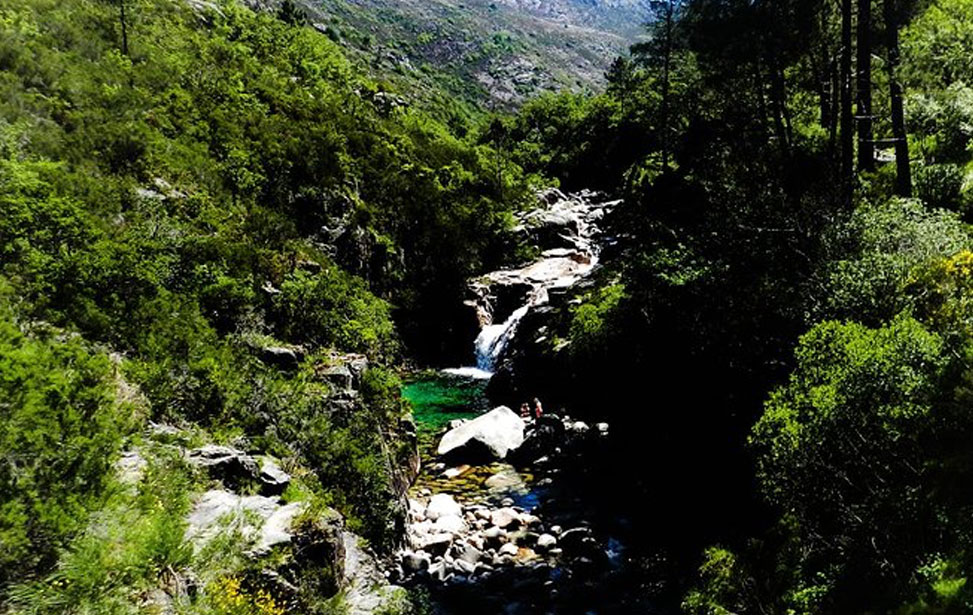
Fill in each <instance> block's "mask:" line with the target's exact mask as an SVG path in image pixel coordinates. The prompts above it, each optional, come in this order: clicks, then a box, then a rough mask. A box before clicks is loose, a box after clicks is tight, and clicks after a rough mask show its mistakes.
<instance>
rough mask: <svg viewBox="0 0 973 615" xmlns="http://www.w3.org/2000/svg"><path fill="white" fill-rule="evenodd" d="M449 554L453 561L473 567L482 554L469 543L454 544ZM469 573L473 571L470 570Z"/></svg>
mask: <svg viewBox="0 0 973 615" xmlns="http://www.w3.org/2000/svg"><path fill="white" fill-rule="evenodd" d="M451 553H452V555H453V558H454V559H455V560H457V561H462V562H466V563H468V564H471V565H475V564H476V563H477V562H478V561H480V559H481V558H482V557H483V552H482V551H481V550H480V549H477V548H476V547H474V546H473V545H471V544H469V543H458V544H454V545H453V548H452V549H451ZM469 572H473V569H472V568H471V569H470V570H469Z"/></svg>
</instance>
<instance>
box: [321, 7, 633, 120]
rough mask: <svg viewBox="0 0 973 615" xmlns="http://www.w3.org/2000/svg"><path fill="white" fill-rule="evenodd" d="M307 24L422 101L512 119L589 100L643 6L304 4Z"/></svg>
mask: <svg viewBox="0 0 973 615" xmlns="http://www.w3.org/2000/svg"><path fill="white" fill-rule="evenodd" d="M302 8H303V9H304V10H305V11H306V12H307V13H308V16H309V18H310V21H311V22H312V24H313V25H314V26H315V27H316V28H318V29H319V30H322V31H324V32H327V33H328V35H329V36H331V37H332V38H333V39H334V40H336V41H337V42H339V43H340V44H342V46H344V47H345V48H346V50H347V51H348V53H349V55H350V56H351V57H353V58H356V59H357V60H358V61H359V63H361V64H362V65H363V66H365V65H367V66H368V67H369V69H370V70H373V71H375V72H377V73H379V74H382V75H385V76H386V77H387V78H388V79H389V80H390V81H392V82H394V83H395V84H396V86H397V89H401V90H403V91H407V92H411V93H414V94H416V95H417V96H418V97H419V98H420V99H423V100H438V102H439V103H442V104H450V100H451V101H453V102H455V101H456V100H457V99H458V100H460V101H463V102H465V103H469V104H472V105H473V106H485V107H487V108H490V109H510V108H514V107H516V106H517V105H518V104H519V103H521V102H522V101H524V100H525V99H527V98H529V97H531V96H534V95H537V94H539V93H542V92H545V91H555V90H562V89H570V90H576V91H584V90H597V89H598V88H599V87H600V86H601V84H602V82H603V78H604V72H605V70H606V69H607V68H608V66H609V64H610V63H611V61H612V60H613V59H614V58H615V57H616V56H617V55H619V54H621V53H625V52H626V50H627V49H628V47H629V45H631V44H632V43H633V42H634V41H636V40H637V39H638V37H639V36H640V33H641V31H642V27H641V24H642V23H644V22H645V21H646V20H647V19H648V18H649V15H650V9H649V7H648V3H647V1H646V0H606V1H602V0H591V1H584V0H553V1H543V0H496V1H494V0H424V1H420V2H393V1H391V0H303V4H302Z"/></svg>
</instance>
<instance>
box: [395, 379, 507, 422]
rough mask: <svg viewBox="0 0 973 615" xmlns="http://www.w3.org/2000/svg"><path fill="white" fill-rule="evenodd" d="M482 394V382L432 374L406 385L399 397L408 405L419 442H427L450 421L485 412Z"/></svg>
mask: <svg viewBox="0 0 973 615" xmlns="http://www.w3.org/2000/svg"><path fill="white" fill-rule="evenodd" d="M485 390H486V381H485V380H470V379H467V378H461V377H457V376H447V375H442V374H436V375H433V376H424V377H422V378H419V379H417V380H414V381H412V382H408V383H406V384H405V386H403V387H402V396H403V397H405V398H406V399H407V400H408V401H409V402H410V403H411V404H412V412H413V416H414V417H415V421H416V426H417V427H418V429H419V436H420V438H423V436H425V437H426V438H428V437H431V436H432V435H434V434H436V433H438V432H439V431H440V430H441V429H442V428H443V427H445V425H446V423H448V422H449V421H451V420H453V419H461V418H469V417H471V416H475V415H476V414H479V413H481V412H483V411H484V410H487V409H488V408H487V400H486V395H485Z"/></svg>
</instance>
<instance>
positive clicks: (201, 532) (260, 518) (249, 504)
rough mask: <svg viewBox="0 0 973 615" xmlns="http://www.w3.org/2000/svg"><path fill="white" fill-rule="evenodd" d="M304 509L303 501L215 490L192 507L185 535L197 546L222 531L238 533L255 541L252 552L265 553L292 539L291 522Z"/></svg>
mask: <svg viewBox="0 0 973 615" xmlns="http://www.w3.org/2000/svg"><path fill="white" fill-rule="evenodd" d="M304 508H305V505H304V504H303V503H300V502H295V503H292V504H282V503H281V502H280V499H279V498H277V497H265V496H262V495H246V496H241V495H238V494H236V493H232V492H230V491H224V490H221V489H213V490H210V491H207V492H206V493H204V494H202V495H201V496H200V497H199V499H198V500H197V501H196V504H195V505H194V506H193V510H192V512H191V513H190V514H189V517H188V518H187V522H188V527H187V529H186V537H187V539H188V540H189V541H190V542H192V543H193V545H194V546H195V547H196V548H197V549H198V548H202V547H204V546H206V544H207V543H209V542H210V541H211V540H212V539H213V538H215V537H216V536H218V535H220V534H221V533H223V532H229V533H238V534H239V535H240V536H241V538H242V539H243V540H244V541H247V542H250V543H252V547H251V549H250V552H251V553H253V554H255V555H264V554H266V553H268V552H269V551H270V549H271V548H273V547H274V546H277V545H280V544H286V543H289V542H291V539H292V537H293V534H292V532H291V525H292V523H293V521H294V519H295V518H296V517H297V516H298V515H299V514H300V513H301V512H303V511H304Z"/></svg>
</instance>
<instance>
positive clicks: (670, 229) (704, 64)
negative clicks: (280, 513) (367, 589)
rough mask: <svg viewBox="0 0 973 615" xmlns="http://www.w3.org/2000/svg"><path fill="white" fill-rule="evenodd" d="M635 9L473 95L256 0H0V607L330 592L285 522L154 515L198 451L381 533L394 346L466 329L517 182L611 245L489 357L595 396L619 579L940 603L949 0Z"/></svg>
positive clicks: (967, 303) (754, 608)
mask: <svg viewBox="0 0 973 615" xmlns="http://www.w3.org/2000/svg"><path fill="white" fill-rule="evenodd" d="M650 4H651V8H652V10H653V15H654V16H653V18H652V19H651V20H650V22H649V23H647V24H646V25H645V36H644V37H643V38H642V39H641V40H640V41H639V42H637V43H636V44H634V45H633V46H632V47H631V50H630V52H629V53H628V54H627V55H625V56H622V57H618V58H613V59H609V60H610V61H611V63H610V68H609V70H608V71H607V72H606V74H605V78H604V88H603V89H602V90H600V91H563V92H556V93H548V94H543V95H540V96H538V97H535V98H532V99H530V100H528V101H526V102H525V103H523V104H522V105H521V106H520V107H519V108H518V109H516V110H514V111H510V112H507V111H504V112H496V111H490V110H488V109H486V108H474V107H471V103H469V102H468V101H454V102H453V103H452V105H451V104H450V102H449V101H450V97H449V96H445V95H443V94H442V93H434V94H432V95H429V96H428V97H427V95H428V93H423V92H422V91H417V92H410V91H409V90H408V88H407V87H405V88H403V82H404V81H407V79H403V78H402V77H401V75H400V76H397V77H396V78H395V79H394V80H390V79H389V78H388V77H387V76H385V75H382V74H381V72H380V71H373V70H370V69H369V67H367V66H362V65H361V63H359V62H358V61H357V60H353V59H350V58H349V56H348V54H346V52H345V51H344V50H343V49H342V46H341V44H340V41H339V42H336V41H335V40H332V39H333V38H334V37H333V36H329V35H328V34H327V33H326V32H319V31H318V29H316V28H315V27H313V24H312V23H311V20H310V19H309V17H308V11H306V10H305V9H304V8H302V7H301V5H300V4H295V3H294V2H291V1H290V0H285V1H284V2H281V3H273V2H271V3H266V4H256V3H255V4H252V5H250V4H243V3H240V2H237V1H236V0H218V1H215V2H207V1H203V0H187V1H185V2H184V1H181V0H3V2H0V546H2V548H0V613H3V614H4V615H7V614H9V615H20V614H28V613H30V614H37V615H41V614H55V613H72V614H79V615H81V614H85V615H88V614H91V615H95V614H102V613H105V614H115V613H118V614H123V613H125V614H127V613H187V614H188V613H193V614H196V613H199V614H213V615H216V614H223V613H226V614H232V615H278V614H283V613H308V614H316V613H321V614H325V613H327V614H331V613H358V612H365V611H358V610H354V609H351V610H349V606H348V605H347V604H345V602H346V601H348V600H349V596H350V595H351V594H353V593H354V592H352V591H351V590H349V589H348V588H347V587H346V588H345V589H342V588H341V587H342V586H341V583H340V581H338V580H336V579H335V578H332V577H333V576H334V575H335V574H337V573H335V571H334V570H333V569H331V568H329V567H328V566H326V565H325V564H324V563H323V562H324V561H325V560H326V559H327V557H325V556H323V555H321V554H320V553H318V554H317V555H315V556H314V557H313V558H310V559H308V560H307V561H305V560H302V559H301V558H302V555H301V553H302V552H303V551H302V549H303V548H304V547H305V546H306V544H305V543H304V542H302V540H304V538H301V539H298V538H295V539H294V541H293V543H294V546H293V552H292V551H286V552H282V551H279V550H278V551H273V552H272V553H271V554H270V555H269V556H267V557H266V558H265V559H258V560H255V559H254V558H253V557H251V556H250V555H249V553H250V551H248V550H247V549H249V548H250V547H252V545H250V546H247V545H245V544H244V543H246V542H247V537H246V536H241V535H233V534H232V533H230V534H229V535H228V537H226V539H225V540H212V541H210V542H209V543H207V544H206V545H203V546H200V544H199V543H194V542H193V541H191V540H189V539H188V538H187V536H188V534H187V520H186V519H187V517H188V518H190V519H191V518H192V514H191V513H192V511H194V510H197V509H196V508H195V507H196V506H197V503H198V501H199V497H200V494H201V493H203V492H204V491H206V490H207V489H211V488H212V487H214V485H215V484H226V485H229V482H228V480H227V479H226V477H222V478H220V479H218V480H217V479H214V477H213V476H212V475H210V474H207V472H208V470H207V469H206V467H205V466H199V465H194V463H192V462H191V459H192V456H193V454H194V453H193V451H197V450H202V449H206V447H216V446H222V447H232V448H233V449H234V450H235V449H241V450H244V451H246V452H247V453H248V454H253V455H257V454H258V452H259V454H260V455H267V456H270V457H272V458H274V459H277V460H279V461H280V463H281V465H282V466H283V467H284V469H286V470H287V473H288V474H289V475H290V476H291V477H292V479H289V480H290V482H289V484H288V486H287V487H286V490H282V492H281V493H277V494H275V495H274V497H275V498H278V499H279V504H280V505H291V504H293V505H294V506H298V507H300V510H301V511H302V512H301V513H300V514H299V516H298V517H297V521H296V522H295V526H300V527H301V528H303V529H302V530H301V531H302V532H303V534H301V536H311V538H307V540H309V541H311V543H313V545H316V546H317V547H320V544H323V542H326V541H325V539H323V538H321V536H324V535H325V534H327V532H328V531H329V529H328V527H329V526H328V523H331V521H327V519H332V520H333V518H334V515H337V516H339V517H340V518H341V519H342V521H341V524H342V527H343V528H344V529H343V530H342V531H348V532H351V533H352V534H353V535H354V536H355V537H356V540H357V541H358V542H357V544H360V545H362V548H363V549H367V550H368V551H369V552H370V553H373V554H374V556H375V558H376V559H377V560H378V561H382V560H383V559H385V558H388V557H391V555H392V554H393V553H395V552H396V551H397V550H398V549H400V547H401V543H402V540H403V528H402V526H403V523H404V519H405V518H406V517H407V508H408V505H407V504H405V507H406V509H403V502H404V501H405V500H403V498H404V497H405V496H404V493H405V492H406V490H407V489H408V488H409V485H410V484H411V483H412V481H414V480H415V474H414V472H413V473H412V474H411V475H410V471H412V470H407V469H405V468H410V467H411V466H413V465H415V464H417V463H418V462H417V461H415V459H416V455H417V453H416V450H417V449H416V446H417V445H416V435H415V430H416V425H415V423H414V422H413V416H412V408H411V407H410V403H409V402H408V400H406V399H404V398H403V396H402V393H401V391H402V390H403V389H402V387H403V381H409V380H410V379H413V378H415V375H416V374H417V373H420V372H422V371H423V370H428V369H438V368H442V367H449V366H453V365H459V364H463V363H464V362H466V361H468V360H469V359H471V357H470V356H469V355H470V354H471V351H470V348H471V346H472V343H473V336H474V335H475V331H474V332H473V333H471V326H472V325H471V323H470V319H469V315H468V312H467V308H466V307H464V301H467V299H468V292H469V288H468V283H469V280H471V279H474V278H476V276H479V275H482V274H483V273H484V272H487V271H492V270H498V269H502V268H509V267H515V266H518V265H521V264H523V263H525V262H528V261H529V260H530V259H531V258H534V257H536V256H537V254H536V249H535V248H534V247H533V246H531V245H529V242H527V241H525V239H524V235H523V233H521V232H519V231H518V220H519V219H520V218H519V217H518V216H523V215H524V214H525V212H530V211H531V210H533V209H534V208H536V207H537V203H538V199H537V194H538V193H539V191H541V190H542V189H545V188H548V187H551V186H556V187H559V188H560V189H561V190H563V191H564V192H569V193H573V192H577V191H581V190H585V189H590V190H596V191H598V192H599V193H603V194H605V195H607V197H610V198H615V199H619V201H620V203H621V205H619V206H618V207H617V209H615V210H613V211H612V213H611V214H610V216H609V217H608V218H607V220H606V222H605V224H606V227H607V229H608V231H609V232H610V233H611V234H612V235H613V236H614V237H616V238H617V245H616V246H615V247H614V248H613V250H614V252H615V253H614V256H613V257H612V258H606V259H605V262H604V263H603V264H601V265H600V266H599V267H597V268H596V269H595V271H594V273H593V274H592V276H591V278H590V280H589V281H588V283H587V284H586V286H585V287H584V288H583V289H582V290H581V291H579V293H578V294H577V296H575V297H574V298H573V300H572V301H570V302H568V303H566V304H565V305H564V306H562V307H561V308H559V309H558V310H557V311H556V313H555V314H554V316H553V320H552V322H551V324H550V329H551V331H550V332H549V333H548V334H546V337H545V338H544V339H545V340H546V341H544V342H541V343H539V345H535V346H532V347H531V350H530V351H529V352H528V351H526V350H525V351H523V353H524V355H523V356H519V355H516V356H513V357H512V358H511V359H510V363H509V365H510V366H511V367H510V368H509V370H508V371H509V373H507V375H506V377H507V378H508V380H507V381H500V379H498V378H495V379H494V380H495V381H496V382H493V381H491V385H490V389H488V390H489V391H491V395H492V396H493V397H494V398H495V400H496V401H497V402H503V403H507V404H509V405H511V406H513V407H516V405H517V403H518V402H519V400H520V399H521V398H526V397H525V396H527V395H528V394H529V396H530V397H533V396H534V395H538V396H540V397H542V398H543V399H544V400H545V403H546V405H547V406H548V407H554V406H555V405H556V406H561V407H565V408H567V409H568V410H570V412H571V414H572V415H577V416H581V417H585V419H586V420H590V421H592V422H594V421H601V420H604V421H608V422H610V423H611V424H612V432H611V434H612V450H613V452H612V463H613V467H614V468H616V470H615V471H612V472H610V473H607V474H606V475H604V476H602V477H599V480H603V481H604V483H605V485H610V486H611V488H612V489H613V490H614V492H615V493H616V495H617V502H614V503H613V505H614V506H617V507H618V509H619V510H622V511H625V515H626V516H627V517H631V518H632V519H633V523H634V525H635V526H636V530H635V531H634V535H635V536H636V537H637V538H635V539H634V543H633V545H632V547H631V558H632V561H633V562H634V563H633V564H632V565H633V567H635V568H640V569H641V573H640V574H641V576H640V577H639V581H638V583H639V585H638V586H637V587H636V586H635V585H634V583H635V582H634V581H633V587H632V591H633V592H635V593H641V594H644V595H645V597H647V598H646V599H647V600H649V601H650V602H651V603H652V604H653V605H654V607H655V608H654V609H653V610H655V611H658V612H663V613H686V614H687V615H729V614H731V613H732V614H739V615H744V614H755V615H771V614H781V615H784V614H807V615H814V614H832V613H833V614H838V613H840V614H852V613H861V614H866V613H875V614H877V613H889V614H897V615H918V614H929V615H940V614H952V613H967V612H970V611H973V585H971V587H967V584H968V582H967V581H968V578H969V577H970V575H971V574H973V495H969V494H968V495H964V493H966V492H967V491H969V492H970V494H973V448H971V446H970V444H969V442H970V441H971V439H973V413H971V412H970V408H973V229H971V226H970V224H971V223H973V64H971V63H970V61H969V58H970V55H971V53H973V3H971V2H969V1H968V0H831V1H826V0H774V1H764V0H759V1H756V2H753V1H749V0H653V1H652V2H651V3H650ZM362 10H365V9H362ZM606 10H607V9H606ZM356 54H357V55H356V57H358V55H360V54H361V51H360V50H359V51H356ZM428 87H429V86H428V84H426V83H424V85H423V91H424V90H426V89H427V88H428ZM444 101H445V102H444ZM525 322H526V321H525ZM528 355H529V356H528ZM350 365H367V367H362V368H360V369H359V368H358V367H355V368H354V369H350V368H349V367H348V366H350ZM349 370H350V371H349ZM346 373H347V374H349V375H348V376H347V378H348V383H350V382H352V380H353V381H354V384H353V385H351V384H347V383H346V382H345V380H343V378H345V376H344V374H346ZM421 427H422V426H421V425H420V431H421ZM133 452H134V454H135V457H136V458H137V459H138V460H139V461H138V467H139V474H138V476H139V478H138V479H137V480H135V482H134V483H133V482H132V481H131V480H129V479H126V478H125V476H124V474H125V473H124V472H121V471H119V468H120V467H121V466H120V465H119V464H120V463H123V462H124V460H126V459H132V458H133V457H132V454H133ZM599 467H600V466H599ZM220 481H222V483H221V482H220ZM238 487H239V488H238V489H236V491H239V492H240V493H241V494H242V497H258V495H257V494H258V493H264V492H263V491H261V489H263V488H264V487H262V486H261V484H260V483H259V480H258V479H257V478H253V477H250V478H247V479H246V480H245V481H244V482H243V483H242V484H241V485H238ZM259 497H263V496H259ZM275 501H276V500H275ZM647 501H651V502H652V504H651V505H645V502H647ZM620 514H621V513H620ZM329 515H332V516H329ZM244 534H245V532H244ZM350 535H351V534H350ZM329 540H330V539H329ZM314 541H317V542H314ZM311 543H308V544H311ZM325 551H327V549H325ZM316 553H317V552H316ZM660 553H661V554H665V557H664V559H659V558H658V557H655V556H656V555H658V554H660ZM328 557H330V556H328ZM268 562H273V564H272V565H271V564H269V563H268ZM268 567H275V568H274V570H276V571H277V572H274V573H273V574H277V576H278V577H280V576H281V575H282V574H283V575H284V576H288V575H289V576H288V579H289V580H288V581H286V582H283V581H280V582H278V581H273V582H271V581H268V578H271V577H272V576H273V574H271V575H268ZM278 572H279V573H280V574H278ZM338 576H340V575H338ZM184 578H189V579H191V580H192V581H191V583H189V585H190V586H191V587H192V589H191V590H185V591H184V590H179V591H176V590H173V589H171V588H172V587H173V586H175V585H178V584H179V583H177V582H176V581H173V579H184ZM275 578H276V577H275ZM626 578H627V577H626ZM660 579H661V580H662V581H661V582H660V583H661V585H659V584H656V581H659V580H660ZM179 582H180V583H182V581H179ZM285 586H286V588H287V589H286V591H285V590H284V589H281V588H283V587H285ZM660 586H661V587H662V589H658V587H660ZM160 588H161V589H160ZM158 592H162V593H163V594H166V595H167V596H168V597H167V598H165V599H164V600H163V601H162V602H161V603H160V602H159V601H158V600H156V599H155V597H154V596H156V595H157V593H158ZM160 605H161V606H160ZM374 612H387V613H395V612H398V613H408V612H412V613H439V612H445V611H442V610H437V607H436V606H435V604H433V605H430V600H429V596H428V595H427V594H426V593H425V591H424V590H422V589H421V588H419V589H416V588H407V591H404V592H403V594H402V595H401V596H398V597H397V599H396V600H395V601H394V603H391V604H389V605H386V606H384V607H382V609H381V610H378V609H376V610H374ZM470 612H472V611H470ZM537 612H544V611H537ZM565 612H571V611H570V610H569V611H565ZM606 612H608V611H606ZM612 612H626V611H624V610H621V611H612ZM640 612H641V611H640Z"/></svg>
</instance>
